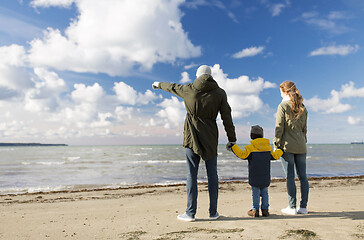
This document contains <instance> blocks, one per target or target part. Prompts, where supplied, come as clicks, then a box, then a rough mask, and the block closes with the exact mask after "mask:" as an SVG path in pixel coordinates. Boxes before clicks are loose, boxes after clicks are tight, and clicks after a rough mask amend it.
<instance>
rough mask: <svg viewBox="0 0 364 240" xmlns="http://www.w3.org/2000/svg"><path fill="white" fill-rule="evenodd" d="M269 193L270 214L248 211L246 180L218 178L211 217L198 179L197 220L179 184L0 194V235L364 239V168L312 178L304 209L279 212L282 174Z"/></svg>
mask: <svg viewBox="0 0 364 240" xmlns="http://www.w3.org/2000/svg"><path fill="white" fill-rule="evenodd" d="M297 184H298V186H299V183H297ZM269 194H270V214H271V215H270V216H269V217H259V218H251V217H249V216H248V215H247V211H248V210H249V209H250V207H251V190H250V186H249V185H248V183H246V182H230V183H220V192H219V205H218V211H219V213H220V215H221V218H220V219H218V220H216V221H209V220H208V194H207V186H206V184H200V185H199V197H198V211H197V215H196V221H195V222H182V221H179V220H177V218H176V216H177V215H178V214H181V213H183V212H184V210H185V205H186V191H185V186H184V185H178V186H167V187H140V188H139V187H137V188H130V189H116V190H110V189H109V190H96V191H79V192H54V193H37V194H26V195H7V196H0V208H1V211H0V239H160V240H161V239H364V176H361V177H346V178H345V177H344V178H316V179H314V178H311V179H310V197H309V206H308V210H309V214H308V215H295V216H287V215H283V214H281V211H280V210H281V208H284V207H286V206H287V194H286V188H285V182H284V181H282V180H275V181H273V182H272V184H271V186H270V188H269Z"/></svg>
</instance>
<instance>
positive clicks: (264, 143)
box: [250, 138, 272, 151]
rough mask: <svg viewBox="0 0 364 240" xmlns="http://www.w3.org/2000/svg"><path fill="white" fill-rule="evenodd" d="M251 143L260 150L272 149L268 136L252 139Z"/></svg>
mask: <svg viewBox="0 0 364 240" xmlns="http://www.w3.org/2000/svg"><path fill="white" fill-rule="evenodd" d="M250 143H251V145H253V147H254V148H255V149H256V150H258V151H271V150H272V147H271V145H270V143H269V140H268V139H266V138H256V139H254V140H252V141H250Z"/></svg>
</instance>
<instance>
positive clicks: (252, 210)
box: [248, 209, 259, 217]
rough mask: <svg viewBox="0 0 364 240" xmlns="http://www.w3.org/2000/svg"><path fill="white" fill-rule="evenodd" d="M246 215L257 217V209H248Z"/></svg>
mask: <svg viewBox="0 0 364 240" xmlns="http://www.w3.org/2000/svg"><path fill="white" fill-rule="evenodd" d="M248 215H249V216H251V217H259V210H254V209H250V210H249V211H248Z"/></svg>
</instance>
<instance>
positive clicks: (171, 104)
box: [156, 96, 186, 128]
mask: <svg viewBox="0 0 364 240" xmlns="http://www.w3.org/2000/svg"><path fill="white" fill-rule="evenodd" d="M159 106H160V107H162V108H163V109H162V110H160V111H158V113H157V114H156V115H157V116H158V117H159V118H162V119H164V127H165V128H173V127H178V126H180V125H181V124H182V123H183V122H184V119H185V115H186V110H185V107H184V104H183V102H180V101H179V100H178V99H177V97H175V96H172V97H171V99H164V100H163V102H162V103H160V104H159Z"/></svg>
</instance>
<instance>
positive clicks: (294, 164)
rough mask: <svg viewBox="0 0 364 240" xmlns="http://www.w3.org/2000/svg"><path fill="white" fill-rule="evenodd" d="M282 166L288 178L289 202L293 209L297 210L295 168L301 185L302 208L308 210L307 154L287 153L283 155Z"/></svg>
mask: <svg viewBox="0 0 364 240" xmlns="http://www.w3.org/2000/svg"><path fill="white" fill-rule="evenodd" d="M282 158H283V159H282V166H283V170H284V172H285V173H286V178H287V192H288V202H289V206H290V207H291V208H296V204H297V198H296V193H297V189H296V183H295V168H296V172H297V175H298V179H299V180H300V184H301V202H300V207H301V208H307V202H308V191H309V184H308V180H307V175H306V154H293V153H289V152H285V153H283V155H282Z"/></svg>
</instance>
